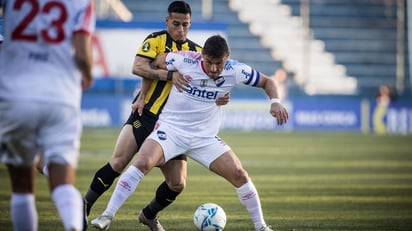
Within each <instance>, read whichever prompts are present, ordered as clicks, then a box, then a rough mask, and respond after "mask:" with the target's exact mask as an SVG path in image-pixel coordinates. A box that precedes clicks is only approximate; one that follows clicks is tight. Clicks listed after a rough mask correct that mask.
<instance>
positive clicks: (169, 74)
mask: <svg viewBox="0 0 412 231" xmlns="http://www.w3.org/2000/svg"><path fill="white" fill-rule="evenodd" d="M173 72H174V71H168V72H167V78H166V80H172V79H173Z"/></svg>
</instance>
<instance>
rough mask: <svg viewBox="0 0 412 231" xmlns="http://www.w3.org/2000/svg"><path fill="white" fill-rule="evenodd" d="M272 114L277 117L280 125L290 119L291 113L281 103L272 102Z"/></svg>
mask: <svg viewBox="0 0 412 231" xmlns="http://www.w3.org/2000/svg"><path fill="white" fill-rule="evenodd" d="M270 114H271V115H272V116H273V117H275V118H276V120H277V124H278V125H283V124H285V123H286V122H287V121H288V120H289V113H288V111H287V110H286V108H284V107H283V106H282V105H281V104H280V103H272V105H271V106H270Z"/></svg>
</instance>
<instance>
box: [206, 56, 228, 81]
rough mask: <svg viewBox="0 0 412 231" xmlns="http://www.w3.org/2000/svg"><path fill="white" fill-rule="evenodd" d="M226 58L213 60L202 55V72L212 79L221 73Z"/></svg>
mask: <svg viewBox="0 0 412 231" xmlns="http://www.w3.org/2000/svg"><path fill="white" fill-rule="evenodd" d="M227 59H228V56H224V57H222V58H214V57H210V56H207V55H203V70H204V71H205V72H206V74H207V76H209V78H211V79H214V78H216V77H218V76H219V75H220V73H222V71H223V68H224V67H225V63H226V61H227Z"/></svg>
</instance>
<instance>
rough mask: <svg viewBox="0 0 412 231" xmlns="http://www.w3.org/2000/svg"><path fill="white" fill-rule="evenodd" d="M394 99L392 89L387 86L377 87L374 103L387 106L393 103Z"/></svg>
mask: <svg viewBox="0 0 412 231" xmlns="http://www.w3.org/2000/svg"><path fill="white" fill-rule="evenodd" d="M395 98H396V97H395V94H394V92H393V90H392V87H391V86H390V85H388V84H383V85H381V86H380V87H379V91H378V94H377V96H376V103H377V104H385V105H388V104H389V103H390V102H391V101H394V100H395Z"/></svg>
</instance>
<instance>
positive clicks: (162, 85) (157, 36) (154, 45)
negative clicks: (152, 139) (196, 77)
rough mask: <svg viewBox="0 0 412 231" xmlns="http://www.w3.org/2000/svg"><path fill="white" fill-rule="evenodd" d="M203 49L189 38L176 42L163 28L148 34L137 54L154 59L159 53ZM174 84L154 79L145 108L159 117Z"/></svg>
mask: <svg viewBox="0 0 412 231" xmlns="http://www.w3.org/2000/svg"><path fill="white" fill-rule="evenodd" d="M201 49H202V47H201V46H199V45H198V44H196V43H195V42H193V41H191V40H189V39H187V40H186V41H185V42H184V43H176V42H175V41H174V40H173V39H172V37H170V35H169V34H168V33H167V31H166V30H162V31H158V32H154V33H152V34H150V35H149V36H147V37H146V39H145V40H144V41H143V43H142V45H140V47H139V49H138V50H137V54H136V56H140V57H144V58H147V59H150V60H154V59H155V58H156V56H157V55H158V54H163V53H167V52H171V51H179V50H191V51H201ZM172 85H173V83H172V81H158V80H153V82H152V84H151V85H150V88H149V91H148V92H147V95H146V98H145V106H144V110H145V111H146V112H147V111H149V112H150V113H151V114H153V115H154V116H156V117H157V116H158V115H159V114H160V112H161V110H162V108H163V106H164V104H165V103H166V100H167V98H168V96H169V93H170V90H171V88H172Z"/></svg>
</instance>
